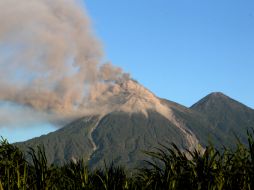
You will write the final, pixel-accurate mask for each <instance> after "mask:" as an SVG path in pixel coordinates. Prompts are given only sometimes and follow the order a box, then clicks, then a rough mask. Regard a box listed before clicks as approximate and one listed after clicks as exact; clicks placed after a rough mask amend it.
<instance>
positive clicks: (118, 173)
mask: <svg viewBox="0 0 254 190" xmlns="http://www.w3.org/2000/svg"><path fill="white" fill-rule="evenodd" d="M253 133H254V131H251V132H248V133H247V134H248V142H249V145H248V146H247V147H246V146H244V145H243V144H241V143H240V142H238V144H237V146H236V148H235V149H229V148H224V149H223V150H217V149H216V148H214V146H213V145H209V146H207V147H206V148H205V151H199V150H194V151H188V150H186V151H182V150H180V149H179V148H178V147H177V146H176V145H175V144H167V145H162V144H159V145H158V147H157V148H156V149H155V150H154V151H149V152H145V154H146V155H147V160H146V161H144V162H145V166H143V167H142V168H137V169H135V170H134V171H132V172H131V173H134V174H132V175H131V174H130V172H127V170H125V169H124V168H123V167H119V166H115V165H114V164H113V163H112V164H110V165H107V164H105V166H104V167H103V168H101V169H95V170H90V169H89V168H88V165H87V164H86V163H85V162H84V161H83V160H79V161H76V162H74V161H70V162H69V163H66V164H65V165H63V166H54V165H49V164H48V162H47V158H46V156H45V150H44V148H43V147H37V148H36V149H32V148H30V150H29V155H30V158H31V162H27V161H26V159H25V157H24V155H23V153H22V152H21V151H20V150H19V149H18V148H17V147H15V146H13V145H11V144H9V143H8V142H7V141H6V140H4V139H2V140H1V142H0V190H3V189H4V190H6V189H7V190H9V189H11V190H12V189H14V190H16V189H17V190H20V189H22V190H26V189H29V190H30V189H34V190H46V189H50V190H51V189H66V190H68V189H77V190H83V189H84V190H86V189H91V190H129V189H137V190H139V189H141V190H148V189H149V190H150V189H155V190H166V189H170V190H175V189H181V190H185V189H186V190H187V189H188V190H192V189H193V190H206V189H207V190H229V189H230V190H231V189H236V190H238V189H239V190H252V189H254V139H253Z"/></svg>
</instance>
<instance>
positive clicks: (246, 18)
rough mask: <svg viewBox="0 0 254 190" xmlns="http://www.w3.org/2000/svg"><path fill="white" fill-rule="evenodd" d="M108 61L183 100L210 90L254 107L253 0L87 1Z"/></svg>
mask: <svg viewBox="0 0 254 190" xmlns="http://www.w3.org/2000/svg"><path fill="white" fill-rule="evenodd" d="M85 2H86V9H87V10H88V13H89V15H90V17H91V19H92V24H93V28H94V30H95V32H96V33H97V36H98V37H99V38H100V40H101V41H102V43H103V47H104V49H105V56H106V60H110V61H112V63H113V64H115V65H118V66H120V67H122V68H124V70H125V71H128V72H130V73H131V75H132V76H133V77H134V78H135V79H137V80H138V81H139V82H140V83H141V84H143V85H145V86H146V87H148V88H149V89H150V90H152V91H153V92H154V93H155V94H157V95H158V96H160V97H163V98H167V99H170V100H173V101H176V102H178V103H181V104H183V105H185V106H190V105H192V104H193V103H195V102H196V101H197V100H199V99H200V98H202V97H203V96H205V95H207V94H208V93H210V92H213V91H222V92H223V93H225V94H227V95H229V96H231V97H233V98H235V99H237V100H239V101H241V102H243V103H245V104H247V105H248V106H250V107H252V108H254V101H253V97H254V86H253V85H252V81H254V75H253V72H254V1H251V0H243V1H240V0H191V1H190V0H179V1H176V0H174V1H173V0H149V1H147V0H138V1H134V0H121V1H118V0H109V1H94V0H87V1H85Z"/></svg>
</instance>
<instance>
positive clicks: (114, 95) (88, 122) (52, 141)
mask: <svg viewBox="0 0 254 190" xmlns="http://www.w3.org/2000/svg"><path fill="white" fill-rule="evenodd" d="M100 89H101V88H100ZM90 99H91V101H89V106H90V107H93V108H94V111H93V112H92V114H89V115H85V116H83V117H81V118H79V119H77V120H75V121H73V122H71V123H70V124H68V125H66V126H64V127H62V128H61V129H59V130H57V131H55V132H52V133H49V134H47V135H43V136H41V137H37V138H34V139H31V140H28V141H25V142H20V143H16V145H17V146H18V147H20V148H21V149H22V150H24V151H26V150H27V148H28V147H36V146H37V145H44V147H45V150H46V155H47V158H48V161H49V162H50V163H55V164H63V163H66V162H68V161H69V160H77V159H81V158H82V159H84V160H86V161H87V162H88V164H89V165H90V166H91V167H97V166H101V165H102V164H103V163H104V162H105V161H106V162H114V163H115V164H119V165H124V166H127V167H136V166H139V165H140V164H141V163H142V160H144V159H145V155H144V154H143V153H142V151H143V150H146V151H147V150H148V151H149V150H153V149H154V148H155V147H158V143H162V144H165V143H169V142H173V143H175V144H176V145H178V146H179V147H180V148H182V149H189V150H193V149H195V148H200V147H205V146H206V145H207V144H208V143H209V142H212V143H214V145H215V146H217V147H219V146H221V145H228V146H231V145H232V144H234V141H235V140H236V139H235V137H234V134H235V133H237V134H239V135H240V136H239V137H240V139H241V140H243V142H244V143H246V142H247V137H246V135H245V134H246V131H247V129H248V128H250V127H252V126H253V125H254V110H253V109H251V108H248V107H247V106H245V105H243V104H241V103H239V102H237V101H235V100H233V99H231V98H229V97H228V96H226V95H224V94H222V93H212V94H210V95H208V96H207V97H205V98H204V99H202V100H200V101H198V102H197V103H196V104H194V105H193V106H191V107H190V108H187V107H185V106H182V105H180V104H177V103H175V102H172V101H169V100H166V99H161V98H159V97H157V96H156V95H155V94H153V93H152V92H151V91H149V90H148V89H146V88H145V87H143V86H142V85H141V84H139V83H138V82H137V81H134V80H125V81H119V82H116V83H114V84H112V85H108V86H107V88H104V89H103V90H102V91H100V93H97V94H96V95H93V96H91V97H90Z"/></svg>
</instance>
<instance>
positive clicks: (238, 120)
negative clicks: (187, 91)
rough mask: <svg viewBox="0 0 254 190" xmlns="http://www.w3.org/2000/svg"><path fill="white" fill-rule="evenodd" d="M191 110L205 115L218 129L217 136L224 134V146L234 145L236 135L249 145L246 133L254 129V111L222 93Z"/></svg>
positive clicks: (209, 96)
mask: <svg viewBox="0 0 254 190" xmlns="http://www.w3.org/2000/svg"><path fill="white" fill-rule="evenodd" d="M191 109H192V110H195V111H197V112H199V113H200V114H202V115H204V116H205V117H206V118H207V120H208V121H209V123H211V125H212V126H214V127H215V128H216V129H215V130H216V134H222V135H221V138H222V139H220V141H221V142H222V143H223V144H224V145H229V146H230V145H232V142H233V141H235V140H236V139H235V135H236V136H237V137H238V138H239V139H240V140H241V141H242V142H244V143H247V138H246V131H247V129H249V128H251V127H254V110H253V109H251V108H249V107H247V106H245V105H244V104H242V103H240V102H238V101H236V100H233V99H232V98H230V97H228V96H226V95H224V94H222V93H220V92H215V93H211V94H209V95H208V96H206V97H204V98H203V99H201V100H200V101H198V102H197V103H195V104H194V105H193V106H191Z"/></svg>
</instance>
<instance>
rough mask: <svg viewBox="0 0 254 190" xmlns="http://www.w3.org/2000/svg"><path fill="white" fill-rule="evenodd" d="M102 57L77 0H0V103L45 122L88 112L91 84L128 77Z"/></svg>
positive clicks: (98, 45)
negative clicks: (40, 117)
mask: <svg viewBox="0 0 254 190" xmlns="http://www.w3.org/2000/svg"><path fill="white" fill-rule="evenodd" d="M102 57H103V53H102V48H101V45H100V43H99V42H98V40H97V39H96V38H95V37H94V35H93V32H92V31H91V27H90V21H89V18H88V16H87V15H86V14H85V12H84V9H82V8H81V6H80V4H79V2H78V1H75V0H0V76H1V80H0V101H3V102H11V103H14V104H17V105H19V106H20V105H22V106H24V107H26V108H29V110H30V111H29V114H30V113H32V112H33V111H35V112H36V113H37V114H36V118H37V117H38V113H41V114H42V115H43V118H47V119H49V120H50V121H51V122H57V121H58V120H59V121H60V120H62V119H63V118H67V119H70V118H73V117H77V116H78V115H79V114H83V113H85V112H89V110H88V108H87V106H86V104H87V101H89V97H92V94H91V92H90V88H91V87H92V86H94V85H96V86H97V87H98V86H100V85H98V84H99V83H100V84H101V86H105V85H107V84H108V83H112V82H114V81H116V80H125V79H126V78H128V77H129V76H128V75H127V74H123V72H122V70H121V69H120V68H116V67H113V66H112V65H111V64H102V63H101V60H102ZM93 93H94V92H93ZM31 109H32V110H33V111H31ZM0 113H2V112H0ZM5 114H6V113H5ZM29 114H28V115H29ZM45 115H48V117H47V116H45ZM5 117H6V116H5ZM0 118H3V116H1V115H0ZM1 122H2V121H1V119H0V123H1Z"/></svg>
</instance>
